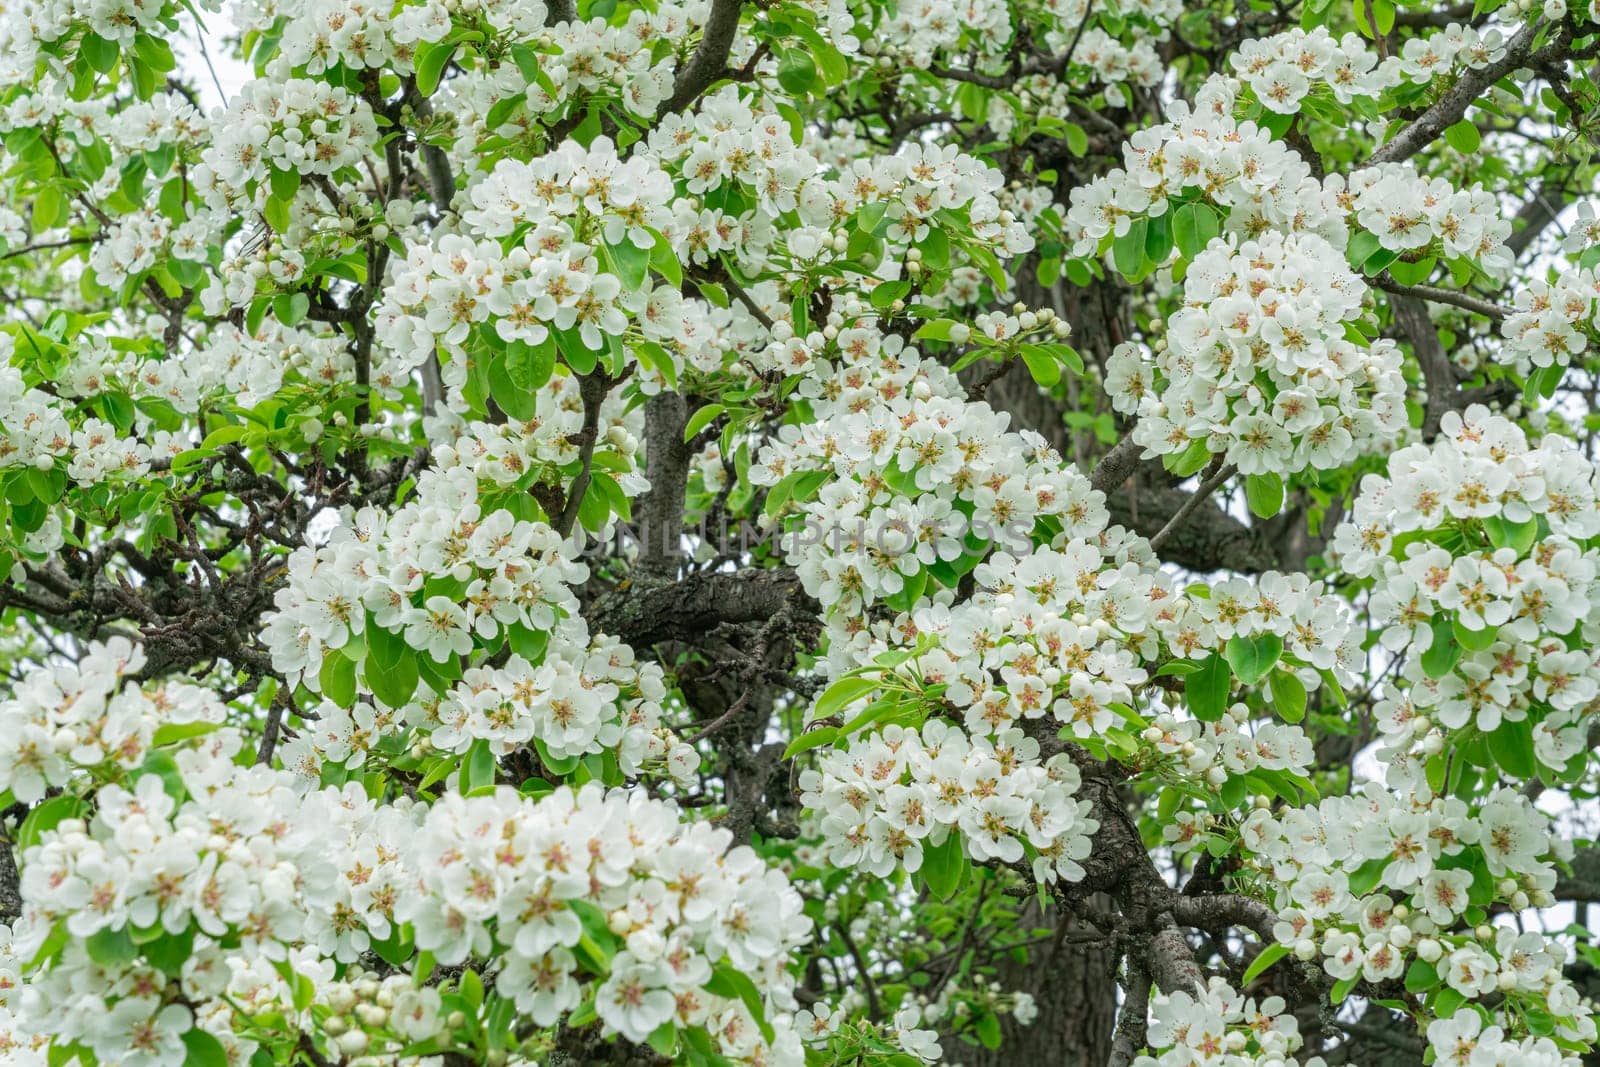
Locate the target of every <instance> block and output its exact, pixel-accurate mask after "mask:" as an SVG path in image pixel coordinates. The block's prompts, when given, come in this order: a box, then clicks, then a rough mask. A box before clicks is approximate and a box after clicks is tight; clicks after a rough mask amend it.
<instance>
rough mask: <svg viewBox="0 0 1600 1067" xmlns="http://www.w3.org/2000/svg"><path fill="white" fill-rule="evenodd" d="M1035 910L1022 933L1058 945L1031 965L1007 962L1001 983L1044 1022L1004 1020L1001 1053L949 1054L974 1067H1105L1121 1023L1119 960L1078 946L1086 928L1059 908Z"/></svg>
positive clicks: (1037, 953) (1036, 954)
mask: <svg viewBox="0 0 1600 1067" xmlns="http://www.w3.org/2000/svg"><path fill="white" fill-rule="evenodd" d="M1032 907H1033V906H1032V905H1030V912H1025V913H1024V914H1023V917H1022V919H1021V920H1020V922H1019V925H1021V926H1032V925H1047V926H1050V927H1051V928H1052V929H1054V930H1055V931H1056V933H1057V935H1058V936H1057V938H1056V939H1055V940H1054V941H1051V942H1049V943H1048V944H1044V945H1039V946H1036V947H1034V948H1033V949H1031V950H1030V951H1029V955H1028V961H1027V962H1026V963H1014V962H1007V963H1006V964H1005V965H1004V966H1002V967H1000V968H999V969H998V973H997V974H996V976H995V977H996V980H998V981H999V983H1000V986H1001V988H1003V989H1007V990H1019V989H1021V990H1026V991H1028V992H1029V993H1031V994H1032V995H1033V998H1034V1001H1035V1003H1036V1004H1037V1006H1038V1009H1039V1015H1038V1017H1037V1018H1036V1019H1034V1020H1033V1023H1032V1024H1031V1025H1028V1026H1023V1025H1021V1024H1020V1023H1018V1022H1017V1021H1016V1020H1015V1019H1013V1018H1011V1017H1010V1016H1005V1017H1004V1018H1002V1020H1001V1026H1000V1031H1001V1034H1002V1035H1003V1041H1002V1043H1001V1045H1000V1047H999V1048H998V1049H994V1050H990V1049H986V1048H981V1047H969V1046H966V1045H947V1047H946V1049H945V1051H946V1053H947V1054H948V1055H949V1056H950V1058H952V1059H955V1060H959V1061H960V1062H961V1063H964V1064H966V1065H967V1067H1007V1065H1010V1064H1037V1065H1040V1067H1043V1065H1045V1064H1049V1065H1050V1067H1105V1064H1106V1062H1107V1060H1108V1059H1109V1058H1110V1055H1111V1037H1112V1031H1113V1029H1114V1028H1115V1026H1116V1019H1117V996H1116V972H1117V956H1116V952H1115V950H1114V949H1112V948H1111V947H1109V946H1106V945H1101V944H1094V943H1084V942H1083V941H1077V940H1072V937H1073V935H1076V934H1081V933H1082V932H1083V929H1084V928H1083V926H1082V924H1081V923H1079V922H1078V921H1077V920H1076V919H1074V918H1073V916H1071V915H1070V914H1066V913H1064V912H1062V911H1061V910H1060V909H1058V908H1054V907H1052V908H1050V909H1049V911H1048V912H1047V913H1046V914H1044V915H1043V916H1041V915H1039V914H1038V913H1037V912H1032V911H1031V908H1032Z"/></svg>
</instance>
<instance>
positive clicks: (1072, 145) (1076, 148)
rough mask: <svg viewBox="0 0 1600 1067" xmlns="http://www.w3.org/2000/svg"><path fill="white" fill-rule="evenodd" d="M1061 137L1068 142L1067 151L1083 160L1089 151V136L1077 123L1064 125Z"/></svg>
mask: <svg viewBox="0 0 1600 1067" xmlns="http://www.w3.org/2000/svg"><path fill="white" fill-rule="evenodd" d="M1061 136H1062V137H1063V138H1064V139H1065V140H1066V142H1067V151H1068V152H1071V153H1072V154H1073V155H1075V156H1077V157H1078V158H1079V159H1082V158H1083V156H1084V153H1086V152H1088V151H1089V134H1088V131H1086V130H1085V129H1084V128H1083V127H1082V126H1079V125H1078V124H1077V123H1076V122H1067V123H1063V124H1062V128H1061Z"/></svg>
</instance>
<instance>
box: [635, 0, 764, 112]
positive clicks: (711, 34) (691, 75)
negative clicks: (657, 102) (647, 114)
mask: <svg viewBox="0 0 1600 1067" xmlns="http://www.w3.org/2000/svg"><path fill="white" fill-rule="evenodd" d="M743 7H744V2H743V0H712V4H711V14H710V15H709V16H708V17H707V18H706V24H705V27H704V29H703V31H702V35H701V37H700V47H699V48H696V49H695V50H694V55H692V56H690V57H689V62H688V63H687V64H685V65H684V68H683V70H681V71H679V72H678V80H677V82H676V83H675V84H674V85H673V87H672V95H671V96H670V97H668V98H667V99H666V101H665V102H663V103H662V105H661V107H660V108H659V109H658V110H657V111H656V117H657V118H661V117H663V116H666V115H671V114H673V113H675V112H678V111H682V110H683V109H684V108H686V107H688V106H689V105H690V104H692V103H694V101H695V100H696V99H697V98H698V97H699V96H700V94H701V93H703V92H705V91H706V90H707V89H709V88H711V86H712V84H713V83H715V82H716V81H718V80H719V79H721V78H722V77H724V76H726V74H727V73H728V53H729V52H730V51H732V50H733V38H734V36H735V35H736V34H737V33H738V31H739V13H740V11H741V10H742V9H743Z"/></svg>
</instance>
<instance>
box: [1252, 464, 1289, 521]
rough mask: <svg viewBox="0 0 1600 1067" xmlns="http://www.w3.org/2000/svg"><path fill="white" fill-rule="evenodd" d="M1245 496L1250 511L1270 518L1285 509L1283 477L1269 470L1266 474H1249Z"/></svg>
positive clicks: (1258, 515) (1264, 517)
mask: <svg viewBox="0 0 1600 1067" xmlns="http://www.w3.org/2000/svg"><path fill="white" fill-rule="evenodd" d="M1244 498H1245V501H1246V502H1247V503H1248V504H1249V505H1250V513H1251V514H1252V515H1255V516H1257V517H1259V518H1263V519H1270V518H1272V517H1273V516H1274V515H1276V514H1277V513H1278V512H1280V511H1282V510H1283V479H1282V478H1280V477H1278V476H1277V475H1276V474H1274V473H1272V472H1271V471H1268V472H1267V473H1265V474H1247V475H1245V479H1244Z"/></svg>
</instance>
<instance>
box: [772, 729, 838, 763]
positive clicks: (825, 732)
mask: <svg viewBox="0 0 1600 1067" xmlns="http://www.w3.org/2000/svg"><path fill="white" fill-rule="evenodd" d="M838 736H839V728H838V727H837V726H818V727H816V728H815V729H812V730H807V731H805V732H804V733H803V734H801V735H800V736H799V737H797V738H795V739H794V740H793V741H790V742H789V747H788V748H786V749H784V750H783V758H784V759H793V758H794V757H796V756H798V755H800V753H802V752H810V751H811V750H812V749H814V748H821V747H822V746H823V745H831V744H833V742H834V739H835V738H837V737H838Z"/></svg>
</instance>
